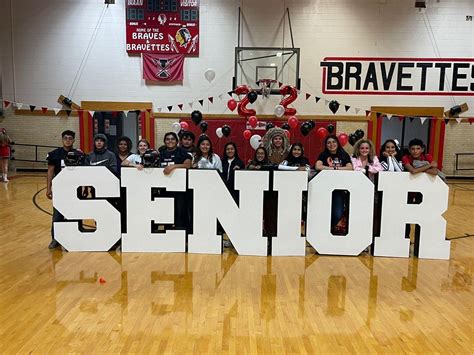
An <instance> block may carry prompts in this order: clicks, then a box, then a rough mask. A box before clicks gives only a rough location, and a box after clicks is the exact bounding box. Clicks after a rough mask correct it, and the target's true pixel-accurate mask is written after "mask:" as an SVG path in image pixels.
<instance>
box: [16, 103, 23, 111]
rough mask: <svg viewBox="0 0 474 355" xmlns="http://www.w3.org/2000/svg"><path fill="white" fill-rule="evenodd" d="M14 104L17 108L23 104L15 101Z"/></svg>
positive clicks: (19, 108)
mask: <svg viewBox="0 0 474 355" xmlns="http://www.w3.org/2000/svg"><path fill="white" fill-rule="evenodd" d="M15 106H16V108H17V110H21V108H22V107H23V104H22V103H21V102H16V103H15Z"/></svg>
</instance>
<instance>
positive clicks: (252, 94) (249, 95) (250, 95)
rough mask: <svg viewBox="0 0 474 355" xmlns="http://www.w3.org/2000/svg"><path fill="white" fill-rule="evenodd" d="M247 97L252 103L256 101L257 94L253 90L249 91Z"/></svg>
mask: <svg viewBox="0 0 474 355" xmlns="http://www.w3.org/2000/svg"><path fill="white" fill-rule="evenodd" d="M247 98H248V99H249V101H250V103H251V104H253V103H254V102H255V101H257V98H258V94H257V93H256V92H255V91H250V92H249V93H248V94H247Z"/></svg>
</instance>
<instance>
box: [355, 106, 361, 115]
mask: <svg viewBox="0 0 474 355" xmlns="http://www.w3.org/2000/svg"><path fill="white" fill-rule="evenodd" d="M354 111H355V113H356V115H357V114H358V113H359V112H360V108H357V107H356V108H355V109H354Z"/></svg>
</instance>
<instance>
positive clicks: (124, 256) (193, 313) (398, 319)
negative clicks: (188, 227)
mask: <svg viewBox="0 0 474 355" xmlns="http://www.w3.org/2000/svg"><path fill="white" fill-rule="evenodd" d="M28 179H30V180H33V179H31V178H27V179H25V181H23V183H24V184H25V186H21V185H22V184H21V182H22V181H20V179H19V180H18V181H14V182H15V183H17V186H15V185H14V184H11V183H10V184H11V185H10V186H9V187H8V189H9V192H8V194H9V199H5V198H6V197H7V196H6V195H5V191H2V192H0V194H1V195H2V198H3V199H4V200H5V201H6V206H7V208H6V209H2V211H0V221H2V227H1V230H0V231H1V237H0V240H1V241H2V243H3V245H4V248H3V251H2V252H1V262H0V265H1V277H0V285H1V291H0V295H1V298H0V305H1V309H2V312H1V315H0V327H1V334H2V341H1V345H0V352H2V353H3V352H22V353H23V352H30V351H34V352H119V351H121V352H139V353H142V352H160V353H161V352H165V351H166V352H237V351H239V352H265V353H267V352H292V353H294V352H316V351H319V352H331V353H334V352H339V351H344V352H364V353H365V352H374V351H377V352H378V351H380V352H388V351H407V352H425V351H438V352H440V351H443V352H444V351H446V350H447V349H449V351H450V352H457V353H466V352H468V351H469V349H472V344H473V343H472V335H473V334H472V305H473V292H472V261H473V253H472V251H473V245H474V240H473V239H472V238H471V237H466V238H459V239H453V240H452V244H451V260H449V261H440V260H423V259H417V258H414V257H411V258H408V259H399V258H382V257H377V258H374V257H371V256H369V255H367V254H363V255H361V256H359V257H334V256H318V255H315V253H314V250H313V249H312V248H310V247H308V250H307V256H306V257H248V256H238V255H236V254H234V253H233V252H232V251H231V250H225V252H224V254H223V255H198V254H181V253H176V254H162V253H120V252H115V251H114V252H109V253H68V252H65V251H61V250H56V251H54V252H49V251H48V250H47V249H46V246H47V242H48V240H47V237H45V236H47V230H48V227H49V222H50V220H49V218H48V217H47V216H42V215H41V212H40V211H36V210H34V209H32V207H31V206H28V204H27V203H26V202H25V203H24V205H25V210H24V211H25V213H18V211H17V212H16V213H15V214H13V213H12V212H11V211H10V213H8V212H6V211H7V210H8V209H9V208H11V207H12V206H13V205H12V202H13V201H21V200H25V199H26V196H27V195H26V194H25V192H24V191H23V190H22V188H25V187H27V186H26V183H27V181H28ZM33 182H34V180H33V181H30V186H29V187H30V188H33V189H34V188H38V190H39V189H40V188H41V186H36V185H34V186H32V185H31V183H33ZM472 186H473V185H471V187H472ZM2 190H3V189H2ZM464 192H465V193H467V194H471V196H472V194H473V192H472V191H464ZM29 196H30V198H31V194H30V195H29ZM463 198H464V197H463ZM455 201H456V202H458V200H454V199H453V200H452V201H451V199H450V205H451V204H453V205H454V204H455ZM30 203H31V200H30ZM41 203H47V202H46V201H43V202H41V201H40V205H41ZM466 203H467V205H466V204H465V205H464V208H466V206H468V207H469V208H471V211H472V210H473V207H474V206H473V205H472V203H471V202H466ZM450 208H451V207H450ZM471 213H472V212H471ZM36 218H38V220H37V221H36V222H35V219H36ZM12 221H13V222H12ZM4 222H7V223H8V225H9V226H10V227H8V228H6V224H5V223H4ZM448 223H449V218H448ZM454 223H458V222H454ZM471 223H472V222H471ZM468 228H471V229H472V225H470V226H469V225H468ZM28 231H31V232H28ZM39 235H41V237H39ZM33 238H34V239H33Z"/></svg>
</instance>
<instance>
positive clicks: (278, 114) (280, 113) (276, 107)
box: [273, 105, 285, 117]
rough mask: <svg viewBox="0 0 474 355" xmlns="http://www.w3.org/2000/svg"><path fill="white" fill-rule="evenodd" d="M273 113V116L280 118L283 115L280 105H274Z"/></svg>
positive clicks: (283, 109) (283, 110) (282, 108)
mask: <svg viewBox="0 0 474 355" xmlns="http://www.w3.org/2000/svg"><path fill="white" fill-rule="evenodd" d="M273 112H274V113H275V116H277V117H281V116H283V114H284V113H285V108H284V107H283V106H282V105H276V106H275V111H273Z"/></svg>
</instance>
